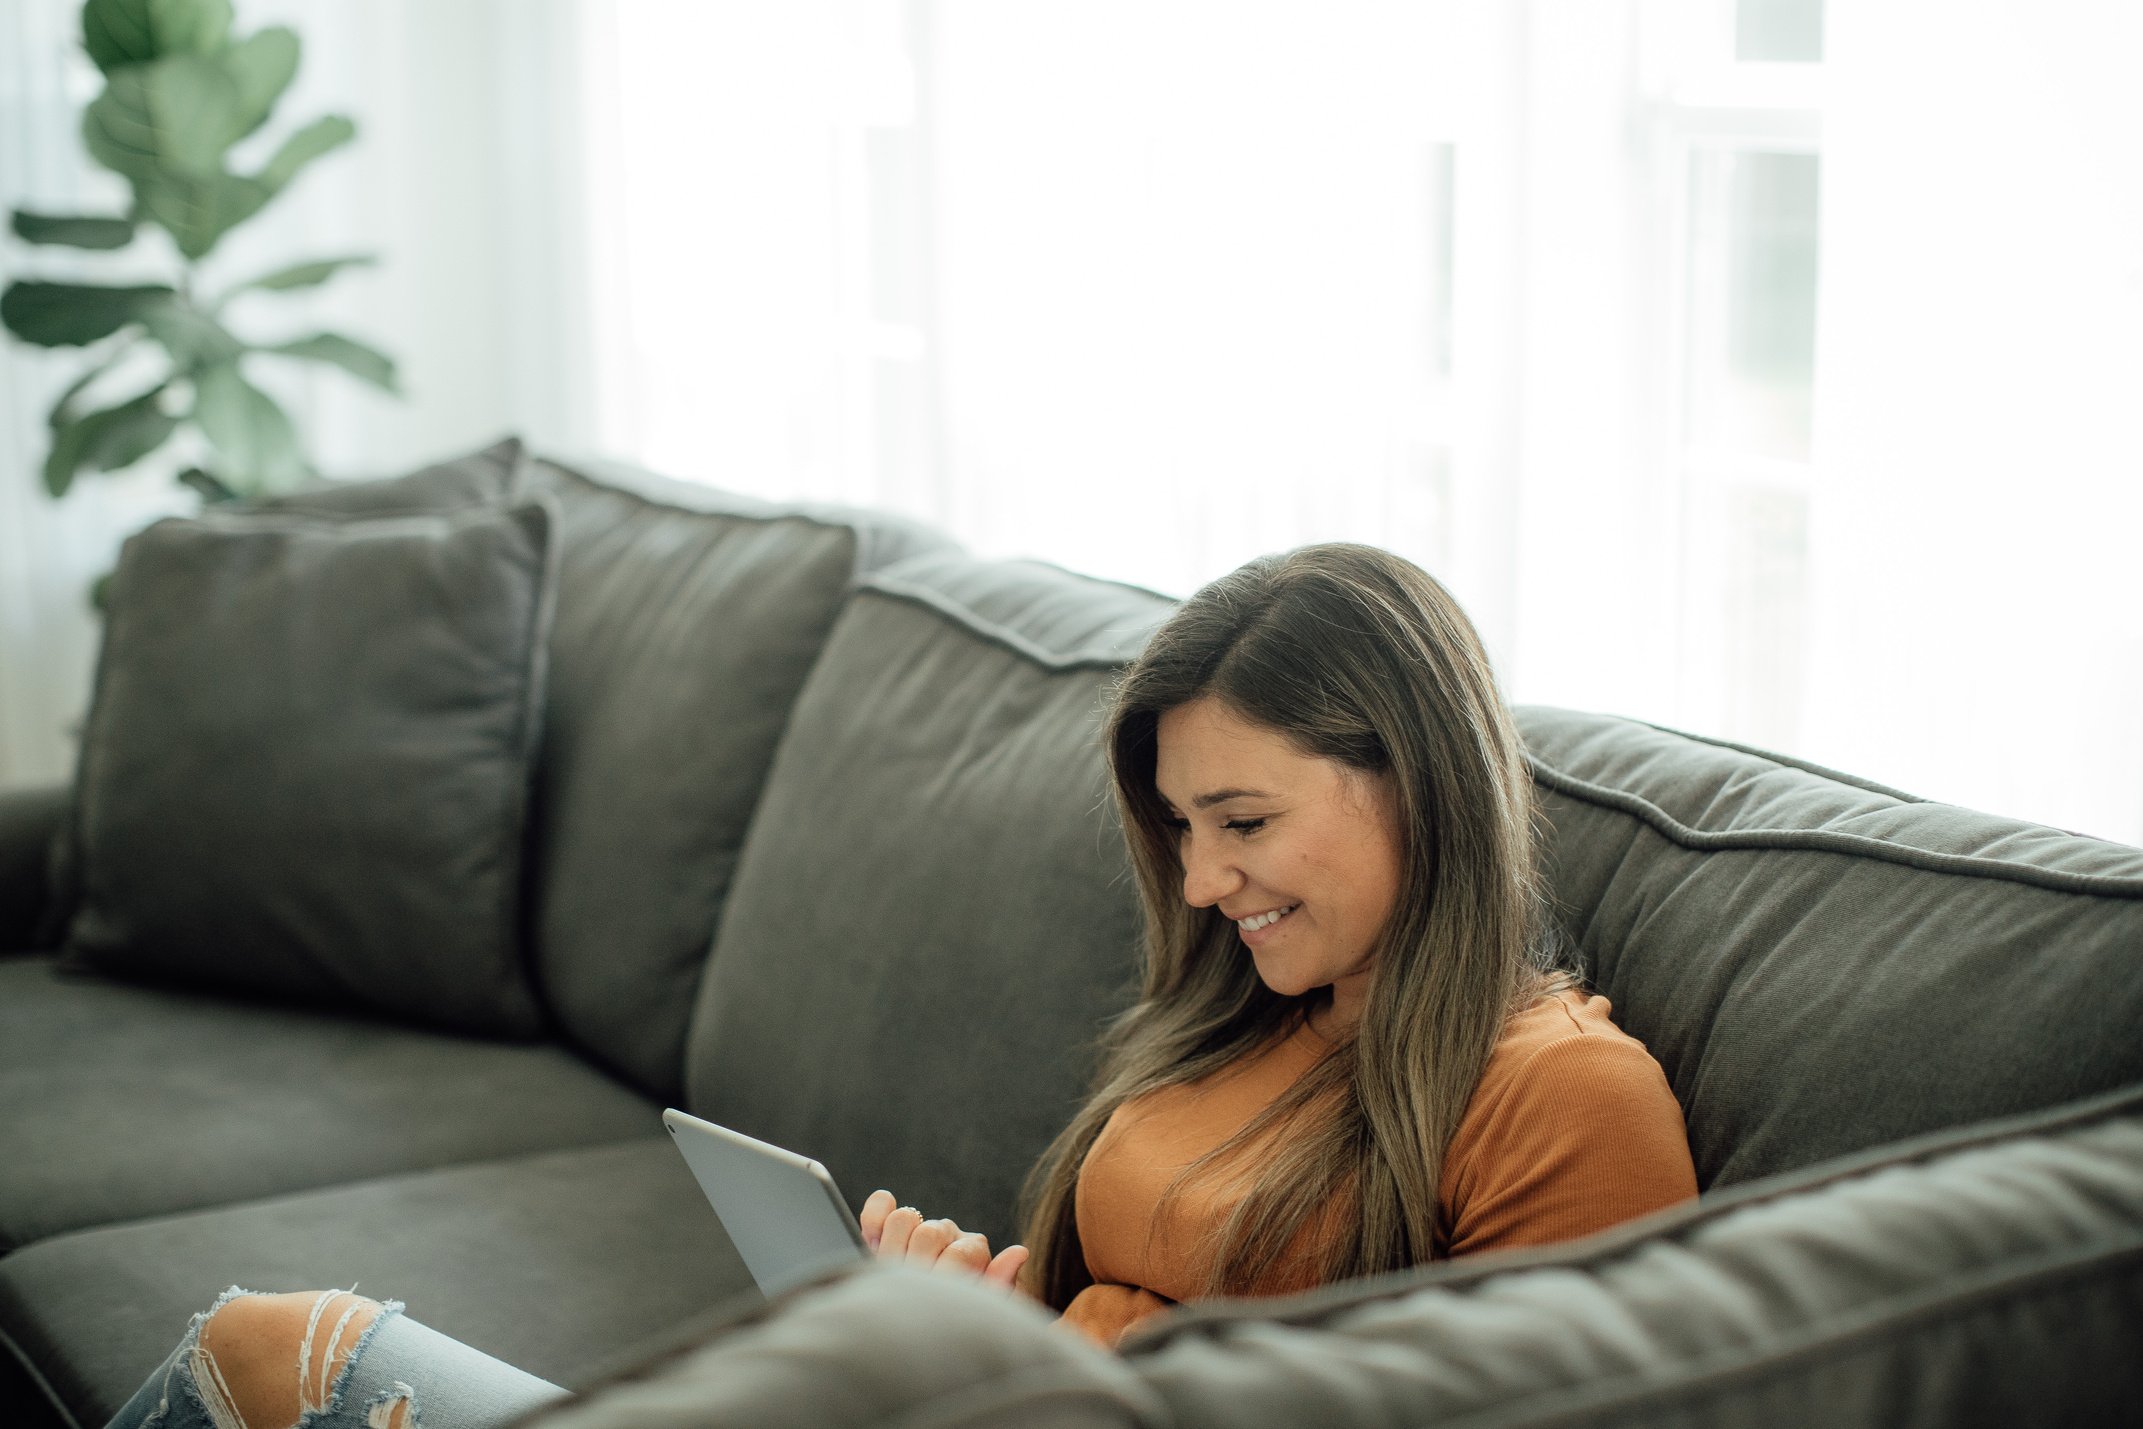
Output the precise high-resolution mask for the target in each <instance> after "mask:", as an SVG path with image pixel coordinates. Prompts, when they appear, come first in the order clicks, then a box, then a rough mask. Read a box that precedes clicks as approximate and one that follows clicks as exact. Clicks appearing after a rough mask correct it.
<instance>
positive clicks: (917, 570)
mask: <svg viewBox="0 0 2143 1429" xmlns="http://www.w3.org/2000/svg"><path fill="white" fill-rule="evenodd" d="M1168 609H1169V603H1168V602H1166V601H1165V600H1163V599H1162V598H1161V597H1159V596H1155V595H1153V594H1151V593H1150V592H1146V591H1141V590H1137V589H1134V588H1132V587H1129V586H1120V585H1112V584H1110V583H1108V582H1104V581H1097V580H1092V579H1089V578H1086V577H1083V576H1076V575H1072V574H1070V573H1068V572H1065V571H1061V570H1057V569H1055V568H1053V567H1049V566H1042V565H1036V564H1032V563H1025V562H1002V563H995V562H981V561H973V560H963V559H958V558H942V559H928V560H917V561H913V562H910V563H908V564H905V565H902V566H900V567H896V568H895V569H893V570H892V571H889V572H886V573H883V574H881V575H878V576H874V577H870V578H868V579H866V580H865V581H864V582H863V584H862V587H861V588H860V590H859V591H858V593H857V595H856V597H855V599H854V600H853V601H851V602H850V604H849V605H848V607H847V609H846V610H845V611H843V613H842V615H841V619H840V621H839V623H838V624H837V625H836V626H835V627H834V631H833V634H832V636H831V638H829V639H828V641H827V643H826V651H825V654H824V656H823V657H822V658H821V659H820V661H819V663H818V667H817V668H816V669H815V670H814V671H813V672H812V676H811V680H810V682H809V684H807V685H806V686H805V688H804V692H803V695H802V697H801V698H800V699H799V700H798V701H797V705H796V711H795V713H794V715H793V716H792V718H791V720H790V725H789V731H788V734H787V736H786V738H785V739H784V740H783V741H782V745H781V749H780V752H779V753H778V754H777V755H776V757H775V761H774V770H773V773H772V775H771V776H770V777H769V778H768V781H767V788H766V794H765V796H764V800H763V803H762V805H761V808H760V811H759V816H758V818H757V819H756V820H755V821H754V822H753V825H752V832H751V838H750V841H749V842H748V843H747V844H746V846H745V851H744V857H743V861H742V863H741V864H740V866H739V868H738V872H737V878H736V882H735V884H734V886H733V887H732V889H731V892H730V900H729V907H728V909H727V911H726V913H725V915H724V917H723V921H722V927H721V931H720V934H719V936H718V937H717V939H716V941H715V947H714V953H713V956H712V958H711V959H710V960H709V962H708V967H707V975H706V978H705V979H704V981H703V982H702V984H701V989H700V1000H699V1005H698V1008H697V1010H696V1012H695V1013H694V1017H693V1024H692V1036H691V1047H690V1073H691V1081H690V1085H689V1092H690V1103H689V1105H690V1107H691V1109H692V1110H693V1111H695V1112H697V1113H698V1114H700V1115H702V1116H705V1117H707V1118H709V1119H710V1120H713V1121H717V1122H721V1123H722V1124H724V1125H728V1126H734V1127H736V1128H737V1129H738V1130H740V1131H743V1132H746V1133H748V1134H750V1135H753V1136H759V1137H763V1138H765V1139H767V1140H770V1141H773V1142H775V1143H777V1144H779V1145H783V1146H788V1147H791V1148H793V1149H795V1150H798V1151H801V1152H803V1153H805V1154H806V1155H809V1156H812V1157H815V1158H817V1159H818V1160H819V1161H822V1162H824V1163H825V1165H826V1166H827V1168H828V1169H829V1170H830V1171H831V1172H832V1173H833V1176H834V1179H835V1180H836V1181H837V1182H838V1183H839V1184H840V1186H841V1189H842V1191H843V1193H844V1194H846V1195H847V1196H848V1197H849V1198H850V1200H851V1201H852V1202H853V1203H856V1204H860V1203H861V1200H862V1198H863V1197H864V1196H866V1195H868V1194H869V1193H870V1191H871V1190H872V1189H873V1188H875V1187H878V1186H884V1187H887V1188H888V1189H890V1190H892V1191H893V1192H894V1193H895V1194H896V1195H898V1196H900V1197H901V1198H902V1199H903V1200H905V1201H907V1202H909V1203H912V1204H914V1205H916V1206H918V1207H920V1208H922V1209H923V1210H924V1213H925V1214H926V1215H933V1216H950V1217H951V1218H953V1219H954V1220H956V1221H958V1222H959V1223H960V1224H961V1225H962V1226H963V1227H965V1228H967V1229H970V1230H980V1231H983V1232H984V1233H985V1234H987V1235H989V1236H990V1238H991V1242H992V1244H993V1245H1000V1244H1004V1243H1007V1242H1006V1241H1005V1239H1004V1238H1005V1237H1007V1236H1009V1235H1010V1234H1011V1233H1012V1229H1013V1216H1014V1202H1015V1200H1016V1196H1017V1191H1018V1187H1019V1183H1020V1181H1021V1179H1022V1178H1023V1177H1024V1176H1025V1174H1026V1172H1027V1170H1028V1168H1029V1167H1030V1166H1031V1165H1032V1164H1033V1162H1034V1160H1035V1158H1036V1157H1037V1156H1038V1155H1040V1153H1041V1151H1042V1148H1043V1147H1044V1146H1045V1145H1046V1144H1047V1143H1048V1142H1049V1140H1050V1139H1051V1138H1052V1137H1053V1136H1055V1134H1056V1133H1057V1132H1058V1131H1059V1130H1061V1129H1062V1128H1063V1126H1064V1123H1065V1122H1066V1121H1068V1120H1069V1119H1070V1116H1071V1114H1072V1112H1073V1111H1075V1110H1076V1109H1077V1106H1078V1103H1079V1101H1080V1100H1081V1098H1082V1096H1083V1094H1084V1092H1085V1090H1086V1087H1087V1082H1088V1079H1089V1078H1090V1076H1091V1075H1092V1070H1093V1068H1092V1063H1091V1051H1092V1045H1093V1043H1094V1040H1095V1038H1096V1037H1097V1035H1098V1034H1099V1032H1100V1030H1101V1026H1102V1023H1103V1021H1104V1019H1106V1018H1107V1017H1108V1016H1110V1015H1111V1014H1113V1013H1115V1012H1116V1011H1118V1010H1120V1009H1121V1008H1123V1007H1124V1006H1127V1005H1128V1003H1129V1000H1130V997H1131V996H1132V994H1133V993H1134V992H1135V988H1134V987H1133V985H1132V981H1131V979H1132V975H1133V965H1134V960H1135V955H1136V952H1137V942H1138V937H1139V922H1138V912H1137V897H1136V894H1135V892H1134V890H1133V888H1132V885H1131V880H1130V873H1129V869H1128V866H1127V864H1126V862H1125V857H1124V851H1123V838H1122V835H1121V833H1120V832H1119V831H1118V829H1117V828H1116V825H1115V817H1114V812H1113V807H1112V806H1111V804H1110V802H1109V800H1108V797H1107V784H1106V779H1105V776H1104V772H1103V763H1102V754H1101V748H1100V743H1099V734H1100V719H1101V713H1102V703H1103V700H1104V697H1105V695H1106V693H1107V690H1108V687H1109V684H1110V681H1111V679H1112V678H1113V676H1114V674H1115V672H1116V671H1117V670H1118V669H1119V668H1120V667H1121V665H1122V664H1123V663H1124V662H1125V660H1126V659H1127V658H1128V657H1129V656H1130V655H1131V654H1132V653H1134V652H1135V651H1136V650H1137V649H1138V648H1139V646H1140V645H1141V644H1143V642H1144V638H1145V636H1146V634H1147V633H1149V632H1150V630H1151V628H1152V626H1153V625H1154V624H1155V623H1157V621H1158V620H1159V619H1160V618H1162V617H1163V616H1165V614H1166V613H1167V611H1168Z"/></svg>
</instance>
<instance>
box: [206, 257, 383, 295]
mask: <svg viewBox="0 0 2143 1429" xmlns="http://www.w3.org/2000/svg"><path fill="white" fill-rule="evenodd" d="M377 261H378V260H377V259H376V258H374V257H373V256H372V255H371V254H369V253H357V254H352V255H351V256H350V257H348V258H322V259H319V260H318V261H316V262H312V263H293V264H291V265H290V266H289V267H288V268H278V269H276V270H275V271H274V272H273V273H265V274H263V275H261V276H260V277H258V278H251V279H248V280H247V281H245V282H243V283H240V284H239V285H238V286H237V287H235V288H233V289H231V291H230V292H229V293H226V294H224V301H226V302H228V301H229V300H230V298H231V297H232V296H233V295H235V294H238V293H243V292H245V291H246V290H247V289H249V288H266V289H270V290H272V291H276V292H280V291H282V290H283V289H285V288H314V287H318V286H319V285H320V284H322V283H325V282H326V281H327V280H328V279H330V278H332V277H334V276H335V275H336V274H337V273H340V272H341V271H342V270H343V269H345V268H357V267H363V266H365V265H368V264H371V263H375V262H377Z"/></svg>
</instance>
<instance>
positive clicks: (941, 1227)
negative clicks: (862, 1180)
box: [856, 1191, 1027, 1288]
mask: <svg viewBox="0 0 2143 1429" xmlns="http://www.w3.org/2000/svg"><path fill="white" fill-rule="evenodd" d="M856 1220H857V1224H858V1226H859V1227H860V1228H861V1229H862V1231H863V1243H864V1244H865V1245H867V1246H869V1247H870V1248H871V1250H872V1251H873V1252H874V1253H875V1254H876V1255H877V1256H878V1257H879V1259H881V1260H904V1261H907V1262H908V1263H909V1264H911V1265H915V1266H919V1267H921V1268H923V1269H926V1270H949V1271H953V1272H955V1273H958V1274H962V1275H980V1276H982V1277H983V1278H984V1279H985V1280H988V1281H990V1282H992V1283H994V1284H998V1285H1002V1286H1005V1287H1007V1288H1009V1287H1011V1286H1012V1285H1013V1284H1014V1283H1016V1282H1017V1280H1018V1278H1019V1272H1020V1270H1021V1268H1022V1267H1023V1266H1025V1265H1026V1263H1027V1247H1025V1246H1023V1245H1013V1246H1006V1247H1005V1248H1004V1249H1003V1250H1002V1251H1000V1252H998V1254H997V1255H996V1256H994V1257H992V1256H991V1254H990V1240H989V1237H988V1236H985V1235H983V1234H982V1233H981V1232H980V1231H963V1230H961V1229H960V1227H959V1226H958V1225H957V1224H956V1223H955V1222H953V1221H950V1220H929V1221H926V1220H924V1219H923V1213H922V1212H921V1211H918V1210H917V1209H915V1207H913V1206H902V1205H896V1204H895V1203H894V1200H893V1193H892V1192H891V1191H873V1192H871V1194H870V1196H869V1198H868V1199H866V1200H865V1201H864V1203H863V1210H862V1211H861V1213H860V1214H858V1216H857V1217H856Z"/></svg>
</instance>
